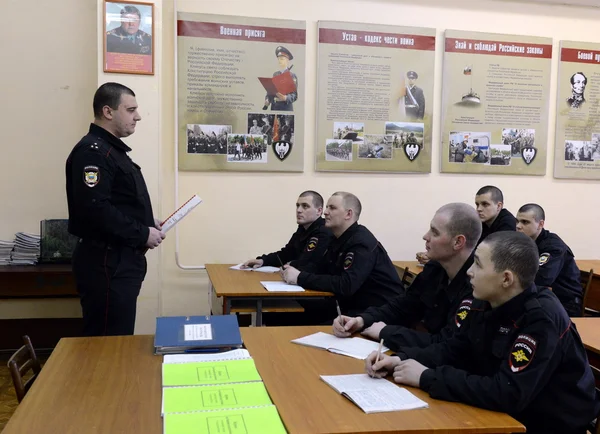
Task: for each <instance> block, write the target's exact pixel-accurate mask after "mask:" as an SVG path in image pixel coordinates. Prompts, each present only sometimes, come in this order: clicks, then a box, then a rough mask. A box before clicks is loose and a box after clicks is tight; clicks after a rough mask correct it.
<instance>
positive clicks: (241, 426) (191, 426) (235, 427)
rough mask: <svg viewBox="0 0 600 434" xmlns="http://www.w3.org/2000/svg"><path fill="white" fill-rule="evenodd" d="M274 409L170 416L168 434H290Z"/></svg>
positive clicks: (170, 414)
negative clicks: (287, 433)
mask: <svg viewBox="0 0 600 434" xmlns="http://www.w3.org/2000/svg"><path fill="white" fill-rule="evenodd" d="M286 432H287V431H286V430H285V428H284V426H283V423H282V422H281V419H280V418H279V413H277V409H276V408H275V406H274V405H269V406H264V407H252V408H240V409H236V410H220V411H202V412H191V413H166V414H165V418H164V431H163V433H164V434H286Z"/></svg>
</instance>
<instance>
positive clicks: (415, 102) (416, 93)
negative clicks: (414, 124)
mask: <svg viewBox="0 0 600 434" xmlns="http://www.w3.org/2000/svg"><path fill="white" fill-rule="evenodd" d="M406 78H408V86H406V95H404V109H405V110H406V115H407V116H408V117H409V118H411V119H423V118H424V117H425V95H424V94H423V89H421V88H420V87H418V86H417V85H416V84H415V81H416V80H417V79H418V78H419V74H417V73H416V72H415V71H408V72H407V73H406Z"/></svg>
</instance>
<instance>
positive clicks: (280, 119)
mask: <svg viewBox="0 0 600 434" xmlns="http://www.w3.org/2000/svg"><path fill="white" fill-rule="evenodd" d="M177 16H178V19H177V91H178V100H177V109H178V144H177V146H178V151H179V152H178V154H179V160H178V163H179V169H180V170H185V171H251V172H256V171H273V172H282V171H292V172H301V171H302V170H303V165H304V82H305V64H306V46H305V43H306V23H305V22H303V21H289V20H271V19H264V18H246V17H233V16H223V15H205V14H194V13H185V12H178V14H177Z"/></svg>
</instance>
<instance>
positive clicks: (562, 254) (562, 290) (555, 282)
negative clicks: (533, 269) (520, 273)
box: [535, 229, 583, 303]
mask: <svg viewBox="0 0 600 434" xmlns="http://www.w3.org/2000/svg"><path fill="white" fill-rule="evenodd" d="M535 243H536V244H537V247H538V251H539V252H540V268H539V269H538V272H537V274H536V276H535V283H536V285H538V286H549V287H551V288H552V292H554V293H555V294H556V296H557V297H558V299H559V300H560V301H561V303H565V302H569V301H573V300H575V298H576V297H578V298H579V299H580V300H579V303H581V298H582V296H583V289H582V287H581V272H580V271H579V267H577V264H576V263H575V257H574V255H573V252H572V251H571V249H570V248H569V246H567V245H566V244H565V242H564V241H563V240H561V239H560V237H559V236H558V235H556V234H553V233H552V232H549V231H547V230H546V229H542V232H541V233H540V234H539V235H538V237H537V239H536V240H535Z"/></svg>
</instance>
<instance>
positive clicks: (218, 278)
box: [206, 264, 333, 326]
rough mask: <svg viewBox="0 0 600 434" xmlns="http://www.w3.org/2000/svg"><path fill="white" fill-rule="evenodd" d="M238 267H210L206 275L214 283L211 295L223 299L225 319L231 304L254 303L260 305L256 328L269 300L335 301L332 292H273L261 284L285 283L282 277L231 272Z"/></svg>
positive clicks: (220, 265) (224, 265) (248, 272)
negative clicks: (262, 282) (233, 301)
mask: <svg viewBox="0 0 600 434" xmlns="http://www.w3.org/2000/svg"><path fill="white" fill-rule="evenodd" d="M232 265H235V264H206V272H207V273H208V278H209V279H210V286H211V291H214V292H215V294H216V296H217V297H223V315H229V313H230V312H231V302H232V300H236V301H251V302H253V303H256V326H261V325H262V312H263V301H265V300H269V299H270V300H297V299H305V300H306V299H320V298H326V297H333V294H332V293H331V292H322V291H311V290H306V291H302V292H269V291H267V290H266V289H265V288H264V287H263V286H262V285H261V284H260V282H261V281H265V280H266V281H281V276H280V275H279V274H278V273H260V272H256V271H240V270H230V269H229V267H231V266H232Z"/></svg>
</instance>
